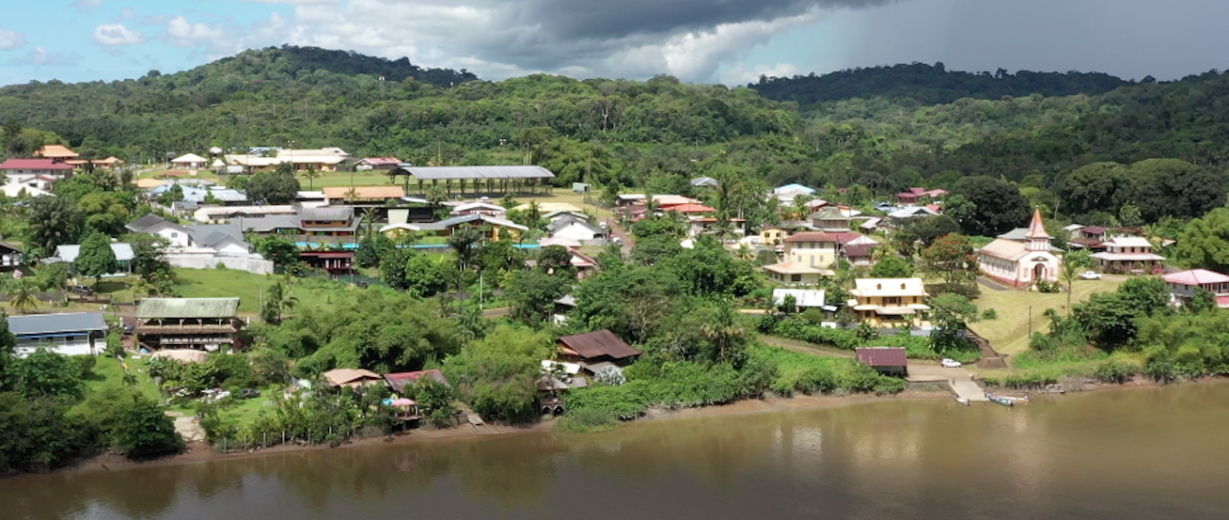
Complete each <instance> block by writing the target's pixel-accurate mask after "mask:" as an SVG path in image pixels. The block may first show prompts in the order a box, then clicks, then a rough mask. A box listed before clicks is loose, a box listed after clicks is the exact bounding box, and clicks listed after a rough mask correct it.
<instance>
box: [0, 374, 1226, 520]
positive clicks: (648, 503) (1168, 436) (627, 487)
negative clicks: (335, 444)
mask: <svg viewBox="0 0 1229 520" xmlns="http://www.w3.org/2000/svg"><path fill="white" fill-rule="evenodd" d="M1227 490H1229V384H1223V383H1215V384H1195V385H1183V386H1176V387H1168V388H1129V389H1117V390H1107V391H1099V392H1090V393H1084V394H1075V395H1068V396H1061V397H1045V398H1041V399H1038V400H1037V401H1036V402H1034V403H1033V404H1031V405H1028V406H1018V407H1015V408H1014V409H1009V408H1006V407H1003V406H999V405H994V404H984V403H982V404H979V405H975V406H971V407H962V406H958V405H956V403H954V402H953V401H950V400H948V399H921V400H905V399H900V400H889V401H884V402H873V403H866V404H857V405H851V406H843V407H837V408H827V409H817V410H793V411H785V412H772V413H759V414H745V415H723V416H716V417H698V418H688V419H678V420H664V421H648V422H643V423H640V424H633V425H628V426H625V427H623V428H620V429H618V430H616V431H612V432H607V433H600V434H586V435H562V434H556V433H551V432H535V433H525V434H512V435H501V436H489V437H478V438H469V439H458V440H447V441H430V442H421V443H407V444H396V445H384V446H370V447H358V448H352V449H334V450H310V451H301V452H285V453H276V454H269V455H255V456H251V457H245V458H232V459H224V460H215V461H208V462H197V463H184V464H171V465H157V466H137V467H132V468H126V469H117V470H114V471H105V470H89V471H69V472H61V473H55V474H51V475H26V476H21V477H16V478H10V479H5V480H0V508H3V509H0V518H5V519H13V518H37V519H43V518H104V519H105V518H170V519H195V518H200V519H210V520H214V519H219V518H220V519H226V520H243V519H248V518H253V519H260V520H280V519H299V518H339V519H340V518H345V519H361V518H371V519H380V520H384V519H391V518H397V519H416V518H429V519H437V518H440V519H442V518H449V519H452V518H455V519H482V520H492V519H533V520H550V519H567V520H577V519H586V520H587V519H624V518H627V519H657V518H662V519H671V520H677V519H684V518H702V519H706V520H708V519H727V518H728V519H790V518H822V519H840V518H853V519H885V518H893V519H908V518H919V519H922V518H952V519H970V518H986V519H991V518H992V519H1015V518H1019V519H1037V518H1064V519H1065V518H1106V519H1114V520H1126V519H1159V518H1182V519H1197V518H1225V517H1226V515H1229V492H1227Z"/></svg>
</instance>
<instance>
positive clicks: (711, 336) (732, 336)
mask: <svg viewBox="0 0 1229 520" xmlns="http://www.w3.org/2000/svg"><path fill="white" fill-rule="evenodd" d="M700 330H701V332H703V334H704V337H705V338H706V339H707V340H708V342H709V345H710V346H711V351H712V356H711V358H710V359H712V360H714V361H718V362H721V363H731V364H732V365H734V368H736V369H737V368H741V367H742V364H743V362H744V361H746V358H747V350H746V349H747V330H746V328H745V327H743V326H742V324H741V323H739V318H738V313H737V312H735V310H734V304H733V303H732V302H719V303H717V304H716V305H714V306H713V307H712V309H711V310H710V311H709V315H708V320H707V321H705V323H704V324H703V325H702V326H701V329H700Z"/></svg>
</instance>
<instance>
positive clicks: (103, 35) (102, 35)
mask: <svg viewBox="0 0 1229 520" xmlns="http://www.w3.org/2000/svg"><path fill="white" fill-rule="evenodd" d="M94 41H96V42H98V43H100V44H102V45H109V46H110V45H134V44H137V43H141V42H143V41H145V35H143V34H141V33H139V32H136V31H132V30H129V29H128V28H127V27H124V24H122V23H111V24H103V25H99V26H98V27H95V28H94Z"/></svg>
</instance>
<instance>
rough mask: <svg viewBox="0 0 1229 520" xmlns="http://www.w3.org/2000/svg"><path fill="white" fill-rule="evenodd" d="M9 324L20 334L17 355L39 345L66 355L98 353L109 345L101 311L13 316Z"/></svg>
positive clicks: (91, 354)
mask: <svg viewBox="0 0 1229 520" xmlns="http://www.w3.org/2000/svg"><path fill="white" fill-rule="evenodd" d="M8 326H9V332H12V333H13V335H14V336H16V337H17V350H16V352H14V354H16V356H17V357H26V356H28V355H30V354H32V353H33V352H34V351H35V350H37V349H38V348H39V347H46V348H47V350H49V351H51V352H55V353H56V354H61V355H65V356H96V355H98V354H99V353H101V352H102V351H103V350H104V349H105V348H106V340H105V338H106V336H107V329H108V327H107V322H106V321H105V320H103V316H102V313H101V312H69V313H61V314H26V315H21V316H9V317H8Z"/></svg>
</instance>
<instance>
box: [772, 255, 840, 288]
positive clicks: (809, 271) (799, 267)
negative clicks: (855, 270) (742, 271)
mask: <svg viewBox="0 0 1229 520" xmlns="http://www.w3.org/2000/svg"><path fill="white" fill-rule="evenodd" d="M760 269H763V270H764V272H765V273H767V274H768V278H769V279H770V280H772V281H774V282H777V283H780V284H788V285H814V284H817V283H819V279H820V278H821V277H824V276H833V275H834V274H835V273H833V272H832V271H827V270H823V269H816V268H814V267H810V266H808V265H806V264H800V263H798V262H791V261H788V260H786V261H784V262H781V263H779V264H772V265H766V266H764V267H761V268H760Z"/></svg>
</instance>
